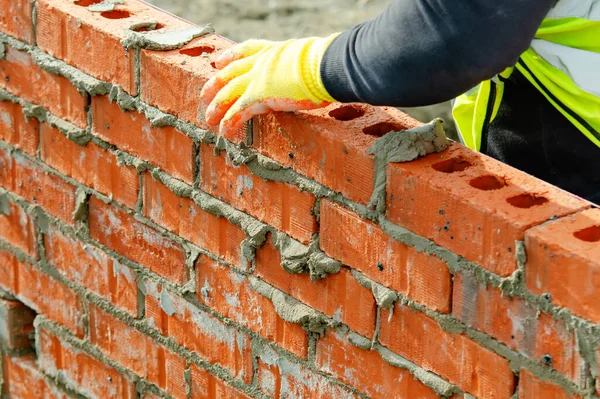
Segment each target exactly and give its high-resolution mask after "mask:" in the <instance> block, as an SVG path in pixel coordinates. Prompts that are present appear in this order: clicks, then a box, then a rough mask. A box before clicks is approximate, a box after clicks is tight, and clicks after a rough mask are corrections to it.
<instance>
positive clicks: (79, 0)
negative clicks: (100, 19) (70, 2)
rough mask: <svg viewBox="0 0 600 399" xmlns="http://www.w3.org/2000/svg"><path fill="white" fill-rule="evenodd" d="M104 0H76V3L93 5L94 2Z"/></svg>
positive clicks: (82, 5) (84, 5)
mask: <svg viewBox="0 0 600 399" xmlns="http://www.w3.org/2000/svg"><path fill="white" fill-rule="evenodd" d="M103 1H104V0H75V4H77V5H78V6H81V7H87V6H91V5H93V4H98V3H102V2H103Z"/></svg>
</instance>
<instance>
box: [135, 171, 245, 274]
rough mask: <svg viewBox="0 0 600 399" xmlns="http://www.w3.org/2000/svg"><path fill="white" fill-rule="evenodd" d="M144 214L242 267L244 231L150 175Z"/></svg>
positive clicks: (145, 183) (146, 177)
mask: <svg viewBox="0 0 600 399" xmlns="http://www.w3.org/2000/svg"><path fill="white" fill-rule="evenodd" d="M143 186H144V215H145V216H146V217H148V218H149V219H150V220H152V221H154V222H156V223H158V224H160V225H161V226H163V227H165V228H167V229H168V230H170V231H172V232H173V233H175V234H177V235H179V236H181V237H183V238H185V239H187V240H190V241H191V242H193V243H194V244H196V245H198V246H200V247H202V248H203V249H205V250H207V251H209V252H212V253H214V254H216V255H218V256H220V257H221V258H223V259H225V260H226V261H228V262H231V263H233V264H236V265H237V264H240V262H241V261H242V258H241V244H242V241H244V239H246V234H245V233H244V232H243V231H242V229H241V228H240V227H238V226H236V225H234V224H232V223H230V222H229V221H228V220H227V219H225V218H223V217H217V216H215V215H213V214H211V213H209V212H206V211H204V210H202V209H201V208H200V207H199V206H198V205H196V203H195V202H194V201H193V200H192V199H190V198H182V197H178V196H177V195H175V194H174V193H173V192H172V191H170V190H169V189H168V188H167V187H166V186H165V185H164V184H162V183H161V182H159V181H157V180H154V179H153V178H152V175H151V174H150V173H149V172H146V173H144V175H143Z"/></svg>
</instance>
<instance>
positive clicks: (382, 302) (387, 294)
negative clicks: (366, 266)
mask: <svg viewBox="0 0 600 399" xmlns="http://www.w3.org/2000/svg"><path fill="white" fill-rule="evenodd" d="M352 275H353V276H354V278H355V279H356V281H358V283H359V284H360V285H362V286H363V287H365V288H366V289H368V290H371V291H372V292H373V296H374V297H375V301H376V302H377V305H379V306H380V307H382V308H384V309H388V310H393V309H394V303H395V302H396V301H397V300H398V299H399V298H398V294H396V293H395V292H394V291H393V290H391V289H389V288H387V287H386V286H384V285H381V284H379V283H377V282H375V281H373V280H371V279H370V278H368V277H367V276H365V275H364V274H362V273H360V272H358V271H356V270H354V269H352Z"/></svg>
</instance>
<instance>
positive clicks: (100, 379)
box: [38, 329, 136, 399]
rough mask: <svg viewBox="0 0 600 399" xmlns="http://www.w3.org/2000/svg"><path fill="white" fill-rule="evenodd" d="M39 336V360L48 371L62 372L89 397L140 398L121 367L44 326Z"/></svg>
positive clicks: (44, 369) (71, 384)
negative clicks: (68, 342)
mask: <svg viewBox="0 0 600 399" xmlns="http://www.w3.org/2000/svg"><path fill="white" fill-rule="evenodd" d="M38 339H39V343H38V345H39V348H40V352H39V353H38V362H39V365H40V369H41V370H43V371H44V372H45V373H46V374H48V375H58V374H60V375H61V376H62V378H64V379H65V380H66V381H67V382H68V383H69V384H70V386H73V387H75V388H76V390H77V391H78V392H80V393H82V394H84V395H86V397H88V398H95V399H101V398H119V399H134V398H136V391H135V384H134V383H133V382H132V381H130V380H128V379H127V378H126V377H125V376H123V375H121V374H119V372H117V370H115V369H113V368H111V367H109V366H107V365H105V364H104V363H102V362H100V361H99V360H97V359H95V358H93V357H91V356H90V355H88V354H86V353H84V352H81V351H79V350H77V349H75V348H73V347H71V346H69V345H68V344H66V343H63V342H61V340H60V339H59V338H58V337H57V336H55V335H53V334H52V333H51V332H49V331H46V330H43V329H40V330H39V335H38ZM128 345H129V344H128Z"/></svg>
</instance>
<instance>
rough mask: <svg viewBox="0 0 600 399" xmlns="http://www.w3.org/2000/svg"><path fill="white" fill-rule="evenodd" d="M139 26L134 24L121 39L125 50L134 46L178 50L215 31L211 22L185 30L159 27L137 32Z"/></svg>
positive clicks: (157, 49) (158, 49)
mask: <svg viewBox="0 0 600 399" xmlns="http://www.w3.org/2000/svg"><path fill="white" fill-rule="evenodd" d="M147 26H148V25H147ZM137 27H139V25H134V26H132V27H131V28H130V29H129V30H127V31H126V33H125V38H123V39H122V40H121V44H122V45H123V47H124V48H125V50H130V49H132V48H139V49H146V50H155V51H168V50H176V49H179V48H181V47H183V46H185V45H186V44H188V43H189V42H191V41H192V40H193V39H195V38H197V37H200V36H204V35H208V34H210V33H214V32H215V30H214V29H213V28H212V26H210V24H209V25H206V26H204V27H200V26H190V27H189V28H187V29H183V30H163V29H159V30H153V31H148V32H135V31H134V30H133V29H135V28H137Z"/></svg>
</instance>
